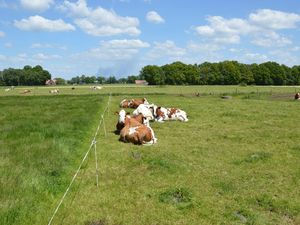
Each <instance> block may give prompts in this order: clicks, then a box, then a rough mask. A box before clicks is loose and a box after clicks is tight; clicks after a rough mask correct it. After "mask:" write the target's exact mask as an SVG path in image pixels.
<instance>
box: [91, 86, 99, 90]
mask: <svg viewBox="0 0 300 225" xmlns="http://www.w3.org/2000/svg"><path fill="white" fill-rule="evenodd" d="M91 89H92V90H94V91H96V90H101V89H102V87H100V86H93V87H91Z"/></svg>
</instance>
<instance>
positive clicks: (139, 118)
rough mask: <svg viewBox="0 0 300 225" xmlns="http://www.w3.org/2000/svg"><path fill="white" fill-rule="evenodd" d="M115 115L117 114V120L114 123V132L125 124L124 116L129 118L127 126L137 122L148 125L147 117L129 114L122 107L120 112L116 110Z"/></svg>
mask: <svg viewBox="0 0 300 225" xmlns="http://www.w3.org/2000/svg"><path fill="white" fill-rule="evenodd" d="M116 114H117V115H119V119H118V122H117V124H116V129H117V130H116V133H119V132H120V131H121V130H122V129H123V127H124V126H125V120H126V118H128V119H129V126H137V125H139V124H144V125H146V126H150V124H149V119H147V118H145V117H144V116H143V115H142V114H139V115H134V116H132V117H131V116H129V113H126V112H125V110H124V109H122V110H121V111H120V112H116Z"/></svg>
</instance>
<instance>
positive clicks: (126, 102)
mask: <svg viewBox="0 0 300 225" xmlns="http://www.w3.org/2000/svg"><path fill="white" fill-rule="evenodd" d="M130 104H131V100H128V99H123V100H122V101H121V102H120V108H130Z"/></svg>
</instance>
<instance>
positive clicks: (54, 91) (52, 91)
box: [49, 89, 59, 94]
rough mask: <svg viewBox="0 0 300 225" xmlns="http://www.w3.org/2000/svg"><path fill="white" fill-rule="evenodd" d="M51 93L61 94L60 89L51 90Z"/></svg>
mask: <svg viewBox="0 0 300 225" xmlns="http://www.w3.org/2000/svg"><path fill="white" fill-rule="evenodd" d="M49 93H50V94H59V90H58V89H54V90H50V91H49Z"/></svg>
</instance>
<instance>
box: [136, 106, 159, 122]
mask: <svg viewBox="0 0 300 225" xmlns="http://www.w3.org/2000/svg"><path fill="white" fill-rule="evenodd" d="M156 108H157V106H156V105H154V104H140V105H139V106H138V107H137V108H136V109H135V110H134V111H133V115H139V114H142V115H143V116H144V117H146V118H147V119H149V120H154V119H155V117H154V112H155V111H156Z"/></svg>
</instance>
